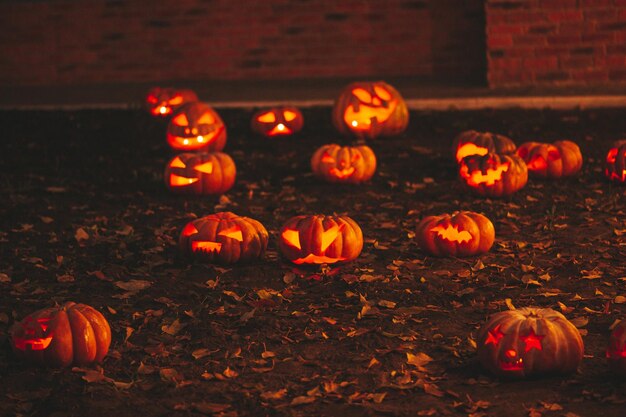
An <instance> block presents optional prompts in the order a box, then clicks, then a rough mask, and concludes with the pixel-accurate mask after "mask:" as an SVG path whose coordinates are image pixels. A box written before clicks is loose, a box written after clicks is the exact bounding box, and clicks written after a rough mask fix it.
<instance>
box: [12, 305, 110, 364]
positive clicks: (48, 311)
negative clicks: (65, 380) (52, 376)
mask: <svg viewBox="0 0 626 417" xmlns="http://www.w3.org/2000/svg"><path fill="white" fill-rule="evenodd" d="M10 334H11V344H12V347H13V350H14V351H15V353H16V354H17V355H18V356H20V357H22V358H24V359H26V360H28V361H31V362H34V363H37V364H40V365H44V366H51V367H65V366H70V365H78V366H81V365H87V364H90V363H92V362H102V360H103V359H104V357H105V356H106V354H107V352H108V351H109V345H110V344H111V328H110V327H109V323H108V322H107V320H106V319H105V318H104V316H103V315H102V314H101V313H100V312H99V311H98V310H96V309H94V308H92V307H90V306H88V305H85V304H76V303H73V302H67V303H65V304H64V305H62V306H60V307H50V308H44V309H42V310H38V311H36V312H34V313H32V314H30V315H28V316H26V317H25V318H24V319H23V320H22V321H20V322H17V323H15V324H14V325H13V327H12V328H11V331H10Z"/></svg>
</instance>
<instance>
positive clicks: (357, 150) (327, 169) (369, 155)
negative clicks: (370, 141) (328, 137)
mask: <svg viewBox="0 0 626 417" xmlns="http://www.w3.org/2000/svg"><path fill="white" fill-rule="evenodd" d="M311 169H312V170H313V173H314V174H315V175H317V176H318V177H320V178H322V179H325V180H326V181H329V182H346V183H355V184H356V183H360V182H363V181H367V180H369V179H370V178H372V176H373V175H374V172H375V171H376V155H374V151H372V149H371V148H370V147H369V146H364V145H362V146H339V145H337V144H334V143H332V144H329V145H323V146H322V147H320V148H319V149H318V150H317V151H315V153H314V154H313V156H312V157H311Z"/></svg>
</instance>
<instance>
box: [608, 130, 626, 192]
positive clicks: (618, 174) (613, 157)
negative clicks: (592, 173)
mask: <svg viewBox="0 0 626 417" xmlns="http://www.w3.org/2000/svg"><path fill="white" fill-rule="evenodd" d="M604 175H606V177H607V178H608V179H609V180H611V181H613V182H616V183H619V184H624V183H626V140H623V141H617V142H615V144H614V146H613V147H612V148H611V149H609V152H608V153H607V155H606V160H605V163H604Z"/></svg>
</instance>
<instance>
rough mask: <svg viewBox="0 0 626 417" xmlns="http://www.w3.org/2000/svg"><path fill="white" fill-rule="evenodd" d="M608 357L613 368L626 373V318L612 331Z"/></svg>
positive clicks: (607, 351)
mask: <svg viewBox="0 0 626 417" xmlns="http://www.w3.org/2000/svg"><path fill="white" fill-rule="evenodd" d="M606 358H607V360H608V361H609V365H610V366H611V368H612V369H613V370H615V371H617V372H619V373H621V374H626V320H622V321H620V322H619V323H618V324H617V326H615V328H614V329H613V331H612V332H611V337H610V339H609V346H608V347H607V349H606Z"/></svg>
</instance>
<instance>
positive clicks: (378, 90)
mask: <svg viewBox="0 0 626 417" xmlns="http://www.w3.org/2000/svg"><path fill="white" fill-rule="evenodd" d="M374 92H375V93H376V95H377V96H378V97H380V98H381V99H383V100H385V101H389V100H391V94H390V93H389V91H387V90H386V89H384V88H383V87H381V86H378V85H375V86H374Z"/></svg>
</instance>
